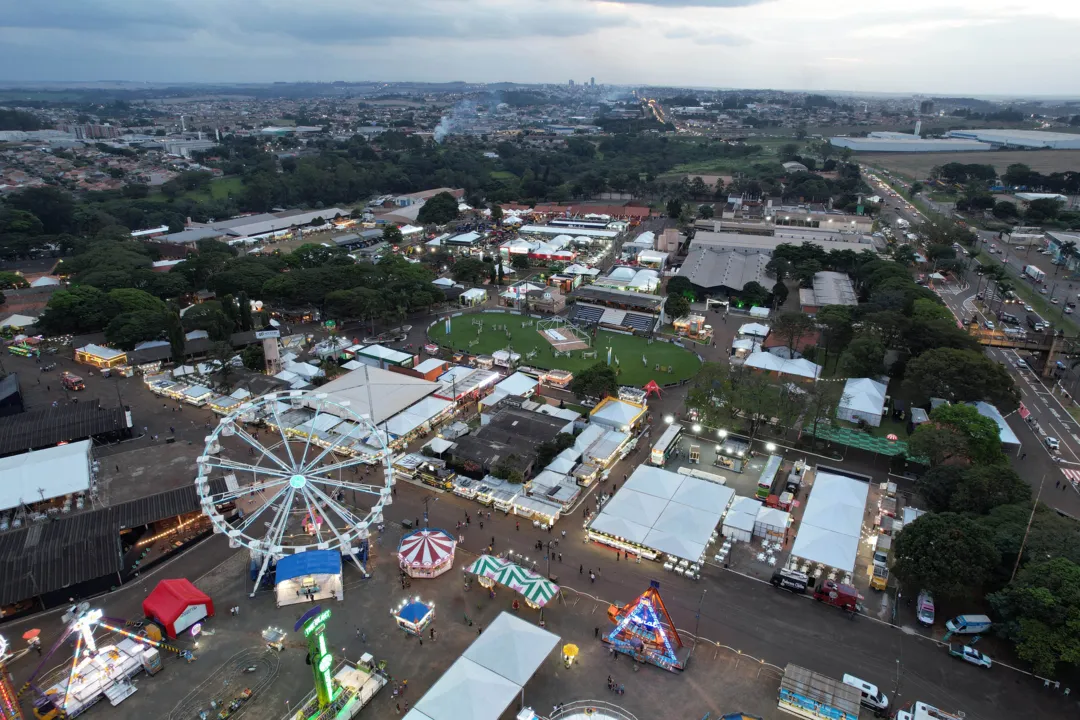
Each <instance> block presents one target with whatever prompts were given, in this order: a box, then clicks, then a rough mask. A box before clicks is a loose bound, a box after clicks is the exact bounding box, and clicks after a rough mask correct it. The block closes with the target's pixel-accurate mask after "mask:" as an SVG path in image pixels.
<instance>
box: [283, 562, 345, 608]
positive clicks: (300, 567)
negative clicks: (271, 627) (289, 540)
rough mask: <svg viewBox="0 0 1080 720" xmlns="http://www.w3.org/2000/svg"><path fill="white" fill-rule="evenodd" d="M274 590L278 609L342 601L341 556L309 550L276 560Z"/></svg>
mask: <svg viewBox="0 0 1080 720" xmlns="http://www.w3.org/2000/svg"><path fill="white" fill-rule="evenodd" d="M275 590H276V592H277V606H278V607H281V606H282V605H295V604H296V603H309V602H314V601H316V600H328V599H330V598H333V599H335V600H342V599H344V597H345V591H344V587H343V586H342V583H341V553H340V552H338V551H337V550H308V551H307V552H302V553H296V554H295V555H286V556H285V557H283V558H281V559H280V560H278V563H277V571H276V584H275Z"/></svg>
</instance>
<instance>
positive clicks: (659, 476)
mask: <svg viewBox="0 0 1080 720" xmlns="http://www.w3.org/2000/svg"><path fill="white" fill-rule="evenodd" d="M734 496H735V491H734V490H732V489H731V488H728V487H726V486H724V485H720V484H718V483H714V482H710V481H708V480H703V479H701V478H695V477H690V476H686V475H680V474H679V473H674V472H670V471H668V470H664V469H662V468H658V467H653V466H649V465H641V466H639V467H638V468H637V469H636V470H634V473H633V474H632V475H631V476H630V477H629V479H627V481H626V483H624V484H623V486H622V487H621V488H619V491H618V492H617V493H616V494H615V496H614V497H613V498H612V499H611V500H609V501H608V502H607V504H605V505H604V507H603V509H601V511H600V513H599V514H598V515H597V516H596V517H595V518H594V519H593V521H592V522H591V523H590V524H589V536H590V538H592V539H594V540H596V541H598V542H601V543H604V544H606V545H611V546H612V547H618V548H623V549H629V548H630V547H632V548H633V552H639V553H641V554H642V555H643V556H644V557H649V558H655V557H657V556H658V555H660V554H668V555H674V556H676V557H678V558H681V559H684V560H688V561H690V562H697V561H699V560H700V559H701V558H702V556H703V555H704V554H705V549H706V548H707V547H708V545H709V543H710V542H711V540H712V534H713V532H714V531H715V530H716V527H717V525H719V524H720V518H721V517H722V516H723V515H724V513H725V512H726V511H727V508H728V505H729V504H730V503H731V500H732V498H733V497H734Z"/></svg>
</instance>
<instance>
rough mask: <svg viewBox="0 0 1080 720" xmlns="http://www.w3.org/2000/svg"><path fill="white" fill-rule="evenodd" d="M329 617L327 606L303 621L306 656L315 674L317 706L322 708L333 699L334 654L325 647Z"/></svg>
mask: <svg viewBox="0 0 1080 720" xmlns="http://www.w3.org/2000/svg"><path fill="white" fill-rule="evenodd" d="M329 619H330V610H329V608H327V609H326V610H323V611H322V612H321V613H319V614H318V615H316V616H315V617H313V618H311V619H310V620H308V621H307V622H306V623H304V639H306V640H307V644H308V657H309V658H311V671H312V672H313V673H314V674H315V694H316V696H317V697H318V698H319V707H320V708H324V707H326V706H327V705H329V704H330V702H331V701H332V700H333V699H334V685H333V682H332V676H331V674H330V673H331V671H332V670H333V667H334V656H333V655H331V654H330V650H329V649H327V647H326V621H327V620H329Z"/></svg>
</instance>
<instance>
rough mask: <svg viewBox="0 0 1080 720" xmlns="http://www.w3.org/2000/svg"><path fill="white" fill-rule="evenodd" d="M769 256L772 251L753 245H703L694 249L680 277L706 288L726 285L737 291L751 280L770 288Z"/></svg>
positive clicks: (691, 249)
mask: <svg viewBox="0 0 1080 720" xmlns="http://www.w3.org/2000/svg"><path fill="white" fill-rule="evenodd" d="M714 234H715V233H714ZM769 259H770V255H769V253H767V252H762V251H758V250H754V249H752V248H720V247H711V246H708V245H701V246H697V247H691V248H690V253H689V254H688V255H687V257H686V260H685V261H684V262H683V265H682V268H681V269H680V270H679V276H680V277H685V278H686V279H687V280H689V281H690V282H691V283H693V284H694V285H697V286H698V287H702V288H716V287H726V288H728V289H729V290H733V291H736V292H737V291H739V290H742V289H743V287H744V286H745V285H746V284H747V283H749V282H756V283H760V284H761V285H762V286H763V287H766V288H768V287H769V280H770V279H769V277H768V275H766V274H765V266H766V265H767V264H768V263H769Z"/></svg>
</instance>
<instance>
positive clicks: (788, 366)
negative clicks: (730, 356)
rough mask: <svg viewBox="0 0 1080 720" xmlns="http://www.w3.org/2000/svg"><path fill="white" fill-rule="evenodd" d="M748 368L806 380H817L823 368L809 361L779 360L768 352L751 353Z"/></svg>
mask: <svg viewBox="0 0 1080 720" xmlns="http://www.w3.org/2000/svg"><path fill="white" fill-rule="evenodd" d="M744 364H745V365H746V367H751V368H755V369H757V370H765V371H768V372H778V373H781V374H783V375H795V376H797V377H804V378H810V379H813V378H816V377H817V376H818V375H820V374H821V366H820V365H815V364H814V363H812V362H810V361H809V360H805V359H801V358H800V359H799V360H784V359H783V358H778V357H777V356H775V355H773V354H772V353H767V352H755V353H750V355H749V356H747V358H746V361H745V362H744Z"/></svg>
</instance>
